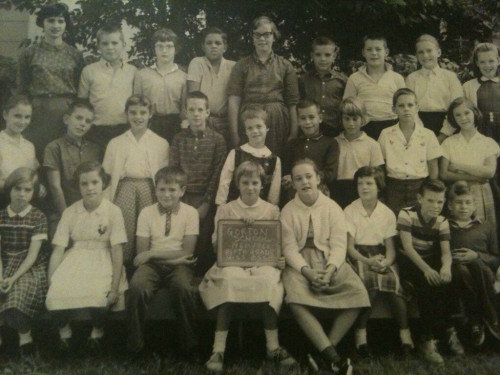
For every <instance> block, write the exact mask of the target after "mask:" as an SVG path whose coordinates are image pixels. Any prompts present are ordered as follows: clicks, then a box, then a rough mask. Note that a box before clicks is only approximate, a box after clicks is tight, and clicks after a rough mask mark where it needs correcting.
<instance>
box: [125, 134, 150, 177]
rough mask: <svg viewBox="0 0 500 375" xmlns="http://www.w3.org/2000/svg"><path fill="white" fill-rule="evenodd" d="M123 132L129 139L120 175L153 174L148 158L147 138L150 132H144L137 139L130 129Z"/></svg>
mask: <svg viewBox="0 0 500 375" xmlns="http://www.w3.org/2000/svg"><path fill="white" fill-rule="evenodd" d="M125 134H126V137H127V139H128V141H129V142H128V151H129V152H128V156H127V160H126V161H125V165H124V168H123V173H122V177H132V178H149V177H150V176H151V175H152V174H153V171H152V168H151V165H149V158H148V149H149V148H150V147H151V146H150V145H149V143H148V138H149V135H150V134H151V133H149V132H146V133H144V134H143V136H142V137H141V138H140V139H139V140H137V139H136V138H135V136H134V134H133V133H132V132H131V131H130V132H129V131H127V132H125ZM146 134H147V135H146Z"/></svg>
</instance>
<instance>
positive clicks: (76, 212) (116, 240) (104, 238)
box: [52, 199, 127, 248]
mask: <svg viewBox="0 0 500 375" xmlns="http://www.w3.org/2000/svg"><path fill="white" fill-rule="evenodd" d="M70 239H71V240H72V241H73V243H75V244H76V242H82V243H84V246H85V247H87V248H92V247H101V246H104V247H110V246H114V245H118V244H123V243H126V242H127V234H126V232H125V224H124V222H123V215H122V211H121V210H120V208H119V207H118V206H116V205H114V204H113V203H111V202H110V201H108V200H107V199H103V200H102V201H101V204H100V205H99V207H97V208H96V209H95V210H93V211H91V212H89V211H87V209H86V208H85V206H84V205H83V200H79V201H78V202H76V203H73V204H72V205H71V206H69V207H68V208H66V209H65V210H64V212H63V214H62V216H61V220H60V221H59V225H58V226H57V230H56V234H55V235H54V238H53V239H52V244H53V245H54V246H62V247H67V246H68V244H69V241H70Z"/></svg>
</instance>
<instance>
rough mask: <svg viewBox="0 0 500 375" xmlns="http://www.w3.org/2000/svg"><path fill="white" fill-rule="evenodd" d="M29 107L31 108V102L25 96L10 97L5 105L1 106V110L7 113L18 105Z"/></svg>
mask: <svg viewBox="0 0 500 375" xmlns="http://www.w3.org/2000/svg"><path fill="white" fill-rule="evenodd" d="M20 104H22V105H29V106H30V107H31V101H30V100H29V98H28V97H27V96H26V95H12V96H11V97H10V98H9V99H7V101H6V102H5V104H4V105H3V108H2V110H3V111H4V112H5V113H7V112H9V111H10V110H11V109H12V108H16V107H17V106H18V105H20Z"/></svg>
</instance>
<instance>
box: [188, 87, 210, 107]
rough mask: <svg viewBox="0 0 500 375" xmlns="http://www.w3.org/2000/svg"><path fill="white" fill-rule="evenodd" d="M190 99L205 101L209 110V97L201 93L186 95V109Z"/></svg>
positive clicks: (193, 92) (194, 92)
mask: <svg viewBox="0 0 500 375" xmlns="http://www.w3.org/2000/svg"><path fill="white" fill-rule="evenodd" d="M189 99H203V100H204V101H205V107H206V108H207V109H208V96H206V95H205V94H204V93H202V92H201V91H191V92H190V93H188V94H187V95H186V108H187V103H188V100H189Z"/></svg>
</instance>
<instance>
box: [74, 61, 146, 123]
mask: <svg viewBox="0 0 500 375" xmlns="http://www.w3.org/2000/svg"><path fill="white" fill-rule="evenodd" d="M136 71H137V69H136V67H135V66H132V65H130V64H127V63H122V64H121V66H119V67H113V66H111V65H110V64H109V63H108V62H106V61H105V60H100V61H97V62H95V63H93V64H90V65H88V66H86V67H85V68H84V69H83V72H82V76H81V77H80V86H79V88H78V96H79V97H80V98H88V99H89V101H90V103H92V105H93V106H94V109H95V119H94V124H95V125H118V124H126V123H127V117H126V115H125V103H126V102H127V99H128V98H129V97H130V96H131V95H132V88H133V81H134V75H135V72H136Z"/></svg>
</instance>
